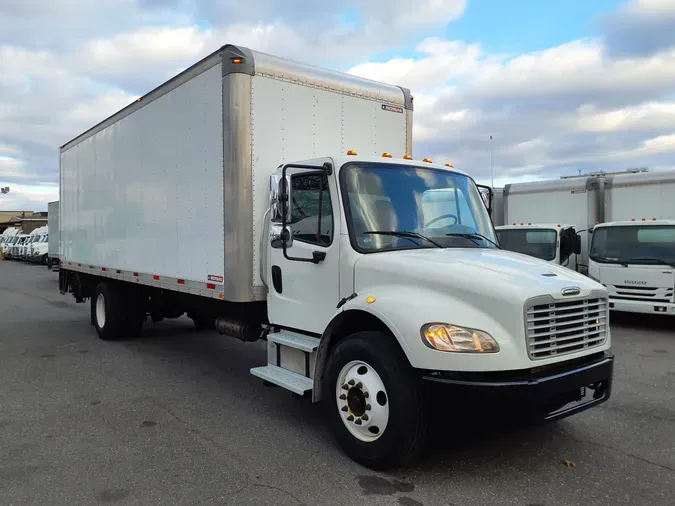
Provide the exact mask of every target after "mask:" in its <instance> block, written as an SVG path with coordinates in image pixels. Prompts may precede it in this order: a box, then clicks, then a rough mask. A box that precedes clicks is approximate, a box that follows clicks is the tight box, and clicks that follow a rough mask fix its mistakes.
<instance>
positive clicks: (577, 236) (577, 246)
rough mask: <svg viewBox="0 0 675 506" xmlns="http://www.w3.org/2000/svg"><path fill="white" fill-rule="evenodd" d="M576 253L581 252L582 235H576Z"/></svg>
mask: <svg viewBox="0 0 675 506" xmlns="http://www.w3.org/2000/svg"><path fill="white" fill-rule="evenodd" d="M574 254H575V255H580V254H581V236H580V235H575V236H574Z"/></svg>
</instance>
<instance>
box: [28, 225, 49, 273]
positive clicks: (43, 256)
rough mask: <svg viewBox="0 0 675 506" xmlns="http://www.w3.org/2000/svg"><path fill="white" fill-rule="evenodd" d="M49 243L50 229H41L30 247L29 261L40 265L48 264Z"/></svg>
mask: <svg viewBox="0 0 675 506" xmlns="http://www.w3.org/2000/svg"><path fill="white" fill-rule="evenodd" d="M48 241H49V232H48V228H47V227H46V226H45V227H40V229H39V232H38V234H37V235H36V237H35V238H34V239H33V242H32V243H31V245H30V253H29V255H28V260H30V261H31V262H32V263H38V264H43V265H46V264H47V254H48V252H47V249H48Z"/></svg>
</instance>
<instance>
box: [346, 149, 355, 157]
mask: <svg viewBox="0 0 675 506" xmlns="http://www.w3.org/2000/svg"><path fill="white" fill-rule="evenodd" d="M347 156H356V151H354V150H353V149H350V150H349V151H347Z"/></svg>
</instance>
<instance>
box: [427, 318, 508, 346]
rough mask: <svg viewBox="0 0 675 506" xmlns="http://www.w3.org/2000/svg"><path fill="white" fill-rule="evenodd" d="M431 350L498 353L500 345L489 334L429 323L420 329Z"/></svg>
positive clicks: (445, 324) (444, 324)
mask: <svg viewBox="0 0 675 506" xmlns="http://www.w3.org/2000/svg"><path fill="white" fill-rule="evenodd" d="M420 334H421V336H422V341H423V342H424V344H426V345H427V346H428V347H429V348H432V349H434V350H438V351H453V352H457V353H497V352H498V351H499V345H498V344H497V342H496V341H495V340H494V339H493V338H492V336H491V335H490V334H488V333H487V332H483V331H482V330H476V329H469V328H466V327H459V326H457V325H452V324H450V323H427V324H426V325H424V326H423V327H422V328H421V329H420Z"/></svg>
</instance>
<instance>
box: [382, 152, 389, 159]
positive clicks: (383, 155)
mask: <svg viewBox="0 0 675 506" xmlns="http://www.w3.org/2000/svg"><path fill="white" fill-rule="evenodd" d="M382 158H391V153H386V152H385V153H382Z"/></svg>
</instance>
